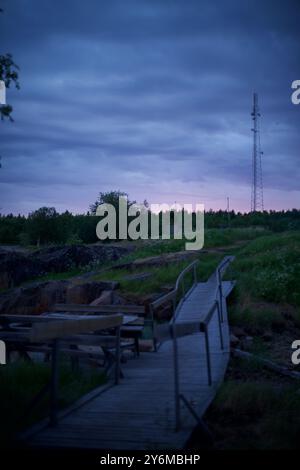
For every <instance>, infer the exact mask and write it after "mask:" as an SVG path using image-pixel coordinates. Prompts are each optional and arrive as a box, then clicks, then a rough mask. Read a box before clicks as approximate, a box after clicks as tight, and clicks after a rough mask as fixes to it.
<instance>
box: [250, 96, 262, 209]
mask: <svg viewBox="0 0 300 470" xmlns="http://www.w3.org/2000/svg"><path fill="white" fill-rule="evenodd" d="M251 116H252V119H253V129H251V130H252V132H253V154H252V190H251V212H256V211H263V210H264V194H263V180H262V165H261V157H262V155H263V152H262V151H261V148H260V125H259V124H260V112H259V107H258V96H257V93H254V94H253V111H252V113H251Z"/></svg>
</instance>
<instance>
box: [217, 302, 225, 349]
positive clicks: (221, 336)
mask: <svg viewBox="0 0 300 470" xmlns="http://www.w3.org/2000/svg"><path fill="white" fill-rule="evenodd" d="M216 305H217V309H218V323H219V333H220V344H221V349H222V350H223V349H224V342H223V331H222V322H221V311H220V305H219V301H218V300H216Z"/></svg>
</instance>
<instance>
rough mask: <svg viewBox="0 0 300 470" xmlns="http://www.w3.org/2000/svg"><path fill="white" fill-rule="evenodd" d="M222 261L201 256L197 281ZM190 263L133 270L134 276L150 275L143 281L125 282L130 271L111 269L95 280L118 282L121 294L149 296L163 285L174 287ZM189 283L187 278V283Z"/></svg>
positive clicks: (214, 256)
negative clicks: (145, 273)
mask: <svg viewBox="0 0 300 470" xmlns="http://www.w3.org/2000/svg"><path fill="white" fill-rule="evenodd" d="M221 259H222V255H221V254H215V253H208V254H206V255H205V256H202V255H201V258H200V263H199V265H198V269H197V276H198V279H199V280H206V279H207V278H208V277H209V275H210V274H211V273H212V272H213V270H214V269H215V267H216V266H217V264H218V263H219V262H220V260H221ZM190 263H191V260H185V261H181V262H177V263H172V264H169V265H163V266H158V267H149V268H145V267H143V268H138V269H135V270H134V273H135V274H138V273H142V272H147V273H150V274H151V277H149V278H147V279H145V280H127V279H124V278H125V277H126V276H128V275H130V274H132V271H131V270H130V269H129V268H128V269H125V268H124V269H117V270H116V269H112V270H109V271H106V272H104V273H102V274H99V275H96V276H95V277H94V279H95V280H103V281H118V282H120V290H121V292H123V293H134V294H136V295H144V294H150V293H154V292H159V291H160V290H161V288H162V287H163V286H165V285H175V282H176V279H177V277H178V276H179V274H180V273H181V271H182V270H183V269H184V268H185V267H186V266H188V265H189V264H190ZM189 281H191V276H190V279H189V278H188V277H187V285H188V282H189Z"/></svg>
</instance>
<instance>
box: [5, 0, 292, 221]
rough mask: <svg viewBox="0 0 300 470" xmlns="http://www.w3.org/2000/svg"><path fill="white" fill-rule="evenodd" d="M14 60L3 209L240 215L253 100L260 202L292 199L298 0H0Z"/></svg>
mask: <svg viewBox="0 0 300 470" xmlns="http://www.w3.org/2000/svg"><path fill="white" fill-rule="evenodd" d="M0 6H1V7H2V8H3V9H4V12H3V13H2V14H1V15H0V54H3V53H7V52H10V53H12V54H13V57H14V60H15V62H16V63H17V64H18V65H19V67H20V85H21V89H20V90H19V91H17V90H15V89H12V88H11V89H9V90H8V91H7V101H8V103H10V104H12V105H13V107H14V111H13V118H14V122H13V123H10V122H8V121H5V122H0V155H1V156H2V168H1V169H0V185H1V186H0V208H1V209H0V210H1V212H2V213H10V212H12V213H15V214H17V213H21V214H27V213H28V212H30V211H33V210H36V209H37V208H39V207H42V206H51V207H53V206H54V207H55V208H56V209H57V210H58V211H59V212H61V211H64V210H66V209H68V210H70V211H72V212H74V213H83V212H86V211H87V210H88V207H89V204H91V203H92V202H94V201H95V200H96V198H97V195H98V193H99V192H100V191H101V192H105V191H110V190H118V189H119V190H121V191H125V192H127V193H128V194H129V197H130V199H135V200H137V201H143V200H144V199H147V200H148V201H149V203H169V204H172V203H174V202H175V201H176V202H177V203H181V204H184V203H193V204H196V203H203V204H204V205H205V209H206V210H208V209H210V208H212V209H225V208H226V204H227V197H229V198H230V207H231V208H232V209H235V210H239V211H249V209H250V198H251V166H252V163H251V158H252V138H253V136H252V132H251V127H252V120H251V115H250V113H251V106H252V95H253V92H254V91H256V92H257V93H258V96H259V104H260V110H261V144H262V150H263V151H264V154H263V180H264V200H265V209H267V210H270V209H289V208H299V206H300V187H299V181H300V165H299V163H300V155H299V149H300V132H299V128H300V105H298V106H297V105H294V104H292V101H291V94H292V89H291V84H292V82H293V81H294V80H297V79H298V80H299V79H300V27H299V24H300V8H299V0H285V1H281V0H270V1H269V0H260V1H258V0H252V1H247V0H219V1H216V0H215V1H214V0H109V1H108V0H106V1H104V0H86V1H84V2H83V1H78V0H0Z"/></svg>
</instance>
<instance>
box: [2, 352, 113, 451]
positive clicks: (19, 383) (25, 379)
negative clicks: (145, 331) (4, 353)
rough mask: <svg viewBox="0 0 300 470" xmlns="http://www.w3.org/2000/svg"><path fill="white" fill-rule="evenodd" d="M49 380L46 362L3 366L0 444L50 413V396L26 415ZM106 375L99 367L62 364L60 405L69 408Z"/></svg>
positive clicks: (99, 383)
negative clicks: (77, 368)
mask: <svg viewBox="0 0 300 470" xmlns="http://www.w3.org/2000/svg"><path fill="white" fill-rule="evenodd" d="M49 379H50V366H49V364H46V363H37V362H35V363H33V362H32V363H30V362H24V361H18V362H14V363H11V364H7V365H5V366H2V367H0V416H1V420H0V447H1V446H2V447H5V446H7V445H8V444H9V442H11V441H12V439H13V437H14V435H15V433H16V432H19V431H20V430H22V429H23V428H24V427H26V426H30V425H31V424H33V423H34V422H36V421H38V420H40V419H42V418H44V417H45V416H47V413H48V410H49V407H48V406H49V405H48V399H46V398H45V399H43V400H42V401H41V403H40V404H39V405H37V407H36V408H34V409H33V410H32V412H31V413H30V415H29V416H28V417H27V418H25V417H24V415H25V413H26V410H27V409H28V406H29V404H30V403H31V400H32V399H33V398H34V397H35V396H36V395H37V393H38V392H39V391H40V390H41V389H42V387H43V386H44V385H45V384H46V383H47V382H48V381H49ZM104 382H105V376H104V375H103V373H100V372H99V371H96V370H89V369H88V370H84V371H83V370H82V371H80V370H79V371H76V372H74V371H72V370H71V367H70V365H69V363H62V364H61V367H60V384H59V391H60V392H59V406H60V408H63V407H66V406H68V405H70V404H71V403H73V402H74V401H76V400H77V399H78V398H80V397H81V396H82V395H84V394H85V393H87V392H88V391H90V390H92V389H93V388H95V387H97V386H99V385H101V384H103V383H104Z"/></svg>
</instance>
